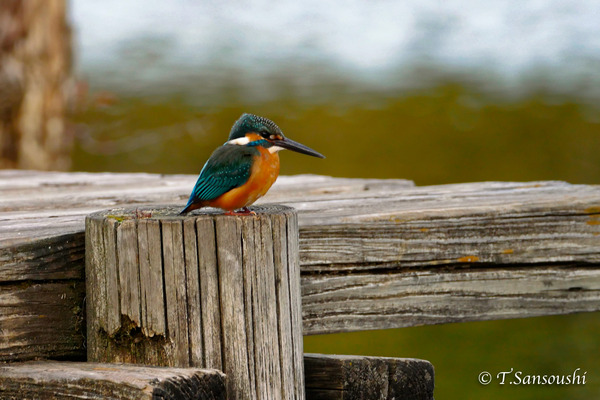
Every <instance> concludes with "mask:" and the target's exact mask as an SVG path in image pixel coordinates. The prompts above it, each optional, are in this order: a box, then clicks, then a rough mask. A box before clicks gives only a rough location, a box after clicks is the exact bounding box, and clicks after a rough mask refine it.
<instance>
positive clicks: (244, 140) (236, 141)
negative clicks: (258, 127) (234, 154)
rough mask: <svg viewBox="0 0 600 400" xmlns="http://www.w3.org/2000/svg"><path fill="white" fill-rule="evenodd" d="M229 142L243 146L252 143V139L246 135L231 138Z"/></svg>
mask: <svg viewBox="0 0 600 400" xmlns="http://www.w3.org/2000/svg"><path fill="white" fill-rule="evenodd" d="M227 143H229V144H237V145H239V146H243V145H246V144H248V143H250V139H248V138H247V137H246V136H244V137H241V138H237V139H233V140H230V141H229V142H227Z"/></svg>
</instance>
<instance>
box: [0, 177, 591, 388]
mask: <svg viewBox="0 0 600 400" xmlns="http://www.w3.org/2000/svg"><path fill="white" fill-rule="evenodd" d="M194 180H195V177H193V176H158V175H148V174H85V173H39V172H27V171H0V193H1V194H0V331H1V335H0V360H1V361H10V362H15V361H21V360H27V359H32V358H61V359H83V358H85V352H86V351H85V349H84V343H85V333H84V332H85V320H84V308H85V304H84V298H85V282H84V264H85V263H84V260H85V248H84V246H85V237H84V219H85V216H86V215H88V214H90V213H92V212H95V211H98V210H103V209H111V208H115V207H121V206H125V207H129V208H136V207H139V208H140V210H143V209H144V207H146V206H147V205H148V204H153V205H156V204H170V205H175V204H183V203H184V202H185V199H186V197H187V194H188V192H189V190H190V188H191V187H192V185H193V183H194ZM261 203H262V204H272V203H280V204H285V205H288V206H291V207H294V208H295V209H296V210H297V212H298V224H299V258H300V269H301V293H302V321H303V331H304V334H305V335H310V334H319V333H330V332H344V331H356V330H365V329H384V328H392V327H405V326H413V325H421V324H431V323H446V322H458V321H473V320H488V319H499V318H517V317H529V316H536V315H550V314H564V313H571V312H582V311H597V310H600V187H598V186H589V185H571V184H567V183H563V182H532V183H498V182H487V183H469V184H455V185H443V186H428V187H427V186H426V187H415V186H414V185H413V184H412V183H411V182H408V181H404V180H363V179H340V178H329V177H321V176H295V177H280V178H279V180H278V182H277V184H276V185H275V186H274V187H273V189H272V190H271V191H270V192H269V194H268V195H267V196H266V197H265V198H264V199H263V200H262V202H261ZM312 357H313V358H312V359H310V360H309V359H308V358H306V357H305V366H306V365H313V366H315V365H329V366H330V367H331V368H332V371H333V370H337V371H338V372H337V373H333V372H332V373H333V374H334V375H335V376H337V377H340V376H341V375H340V372H339V371H341V369H340V368H342V367H341V366H342V365H346V364H344V362H343V360H341V359H336V360H332V358H331V357H329V358H323V361H319V360H317V361H315V359H314V357H318V356H312ZM356 360H357V361H356V362H355V363H354V364H353V365H363V366H364V365H367V366H368V368H371V367H372V369H371V370H372V371H379V370H381V371H384V370H385V374H389V371H390V368H391V367H389V365H392V364H389V362H387V364H386V363H384V364H385V365H387V366H386V367H382V366H381V365H383V364H381V362H379V363H378V362H376V361H375V360H369V362H366V364H365V362H363V363H362V364H361V362H359V361H358V358H357V359H356ZM407 362H408V361H407ZM311 363H312V364H311ZM423 363H425V362H423ZM350 364H352V363H350ZM374 365H377V366H378V367H377V368H379V369H377V368H375V367H374ZM394 365H396V364H394ZM17 367H19V368H22V366H21V365H17V364H9V365H8V366H6V367H4V369H0V383H1V382H2V376H3V374H4V376H13V375H10V374H13V373H16V372H14V371H13V372H10V371H9V370H10V369H11V368H17ZM422 367H423V368H421V369H420V370H419V374H420V375H419V374H417V375H418V376H424V372H423V371H425V370H426V369H427V368H426V364H422ZM394 368H396V367H394ZM19 371H20V372H19V373H21V374H23V369H21V370H19ZM343 371H346V372H348V370H347V369H344V370H343ZM432 373H433V372H432V371H431V385H430V389H431V390H432V388H433V376H432ZM336 374H337V375H336ZM381 374H383V372H382V373H381ZM381 374H379V375H378V376H379V377H380V378H379V379H380V380H381V379H384V380H385V379H387V378H381V376H382V375H381ZM385 374H383V375H385ZM363 375H364V374H363ZM385 376H387V375H385ZM415 376H416V375H415ZM306 379H307V382H306V387H307V393H309V396H310V393H313V394H315V396H316V395H317V394H318V393H329V396H330V398H334V397H332V396H333V395H334V394H336V393H337V394H338V395H339V393H341V392H340V391H341V390H343V388H344V387H346V388H347V387H348V386H347V385H346V386H344V385H341V386H340V383H339V382H340V381H339V379H338V381H337V383H336V384H334V385H333V386H330V387H317V386H315V385H316V383H315V382H322V381H323V379H322V376H321V377H320V378H319V379H320V380H318V379H317V380H313V381H311V382H309V380H310V379H314V375H311V374H308V373H307V374H306ZM340 379H341V378H340ZM325 381H327V380H325ZM213 382H214V379H213ZM387 382H388V383H389V382H390V381H389V380H388V381H387ZM329 384H331V381H329ZM336 385H337V386H336ZM0 386H1V385H0ZM386 387H389V385H388V386H386ZM311 388H312V389H311ZM311 390H312V392H311ZM395 390H396V391H397V392H398V393H400V392H399V391H400V390H401V388H400V387H399V386H398V387H397V389H395ZM420 393H422V397H419V398H427V396H428V395H429V394H428V393H429V392H428V389H427V388H426V387H425V389H423V390H421V392H420ZM0 397H1V393H0Z"/></svg>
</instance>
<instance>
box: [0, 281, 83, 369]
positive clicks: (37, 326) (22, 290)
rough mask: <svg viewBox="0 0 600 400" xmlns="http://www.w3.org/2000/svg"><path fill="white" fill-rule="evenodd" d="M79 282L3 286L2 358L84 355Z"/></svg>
mask: <svg viewBox="0 0 600 400" xmlns="http://www.w3.org/2000/svg"><path fill="white" fill-rule="evenodd" d="M84 292H85V284H84V283H83V282H80V281H70V282H69V281H65V282H55V283H45V284H39V283H26V282H24V283H17V284H6V285H0V361H12V360H27V359H32V358H39V357H70V358H73V359H82V358H84V357H85V349H84V347H83V344H84V341H85V336H84V332H85V331H84V326H85V321H84V311H83V310H84V297H85V294H84Z"/></svg>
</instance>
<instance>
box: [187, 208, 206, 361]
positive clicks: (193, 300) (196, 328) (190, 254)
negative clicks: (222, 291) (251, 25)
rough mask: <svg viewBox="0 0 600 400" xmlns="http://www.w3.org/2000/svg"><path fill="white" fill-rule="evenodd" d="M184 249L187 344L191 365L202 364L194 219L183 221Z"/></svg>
mask: <svg viewBox="0 0 600 400" xmlns="http://www.w3.org/2000/svg"><path fill="white" fill-rule="evenodd" d="M183 236H184V246H183V249H184V251H185V284H186V287H185V290H186V296H187V301H186V303H187V304H186V307H187V315H188V321H187V322H188V335H189V337H188V346H189V353H190V365H191V366H204V365H205V364H204V348H203V347H204V346H203V345H202V341H203V339H202V309H201V305H202V301H201V300H200V275H199V263H198V238H197V236H196V221H195V220H194V219H186V220H184V221H183Z"/></svg>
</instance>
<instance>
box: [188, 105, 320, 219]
mask: <svg viewBox="0 0 600 400" xmlns="http://www.w3.org/2000/svg"><path fill="white" fill-rule="evenodd" d="M284 149H288V150H292V151H295V152H298V153H302V154H306V155H309V156H313V157H317V158H325V156H324V155H322V154H321V153H319V152H317V151H315V150H313V149H311V148H309V147H307V146H305V145H303V144H300V143H298V142H295V141H293V140H292V139H289V138H287V137H285V136H284V134H283V132H282V131H281V129H280V128H279V127H278V126H277V125H276V124H275V123H274V122H273V121H271V120H270V119H267V118H264V117H259V116H258V115H254V114H242V116H241V117H240V118H239V119H238V120H237V121H236V122H235V123H234V124H233V127H232V128H231V132H230V133H229V138H228V140H227V142H225V143H224V144H223V145H222V146H221V147H218V148H217V149H216V150H215V151H214V152H213V153H212V155H211V156H210V157H209V159H208V161H206V163H205V164H204V167H203V168H202V170H201V171H200V176H199V177H198V180H197V181H196V185H195V186H194V188H193V189H192V193H191V195H190V198H189V200H188V202H187V205H186V206H185V208H184V209H183V210H182V211H181V212H180V215H185V214H187V213H189V212H190V211H192V210H196V209H198V208H202V207H216V208H220V209H222V210H224V211H226V212H225V214H227V215H244V214H255V212H253V211H250V210H249V209H248V206H249V205H251V204H252V203H254V202H255V201H256V200H258V199H259V198H261V197H262V196H264V195H265V193H267V191H268V190H269V189H270V188H271V186H272V185H273V183H275V180H277V177H278V176H279V154H278V153H279V151H281V150H284ZM235 210H240V211H238V212H236V211H235Z"/></svg>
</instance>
